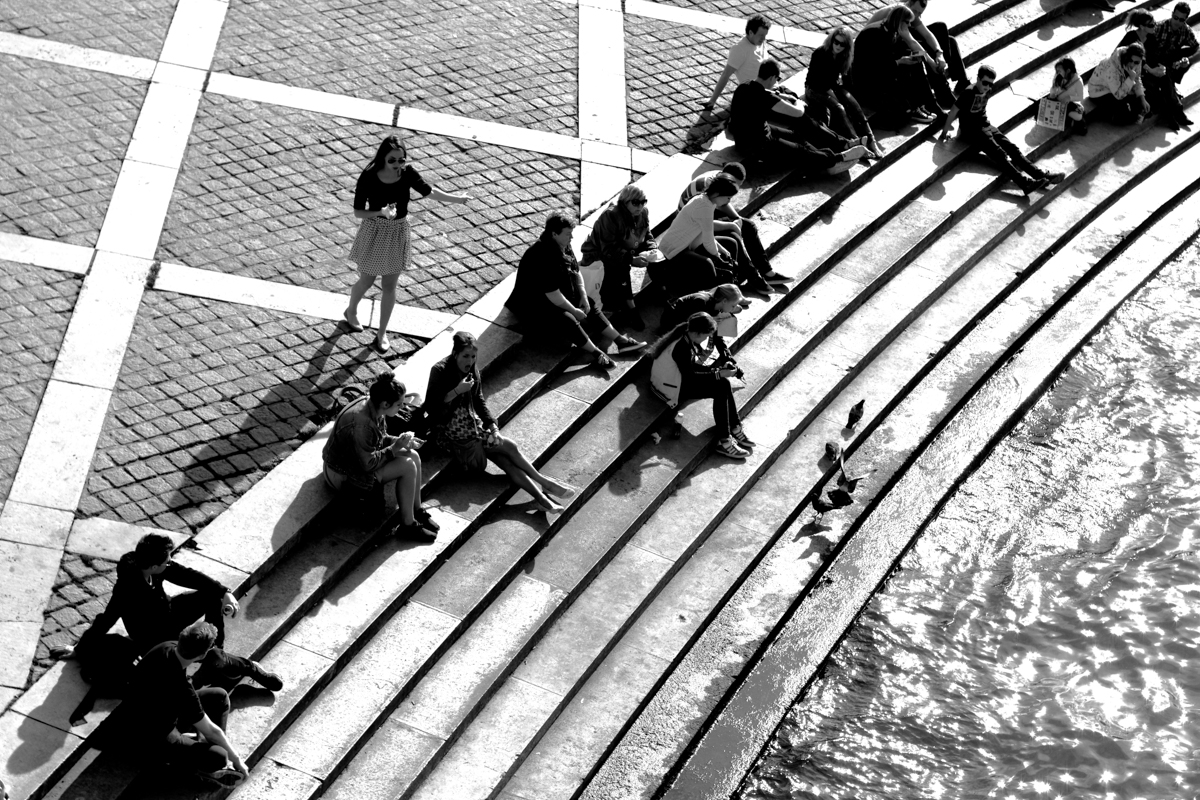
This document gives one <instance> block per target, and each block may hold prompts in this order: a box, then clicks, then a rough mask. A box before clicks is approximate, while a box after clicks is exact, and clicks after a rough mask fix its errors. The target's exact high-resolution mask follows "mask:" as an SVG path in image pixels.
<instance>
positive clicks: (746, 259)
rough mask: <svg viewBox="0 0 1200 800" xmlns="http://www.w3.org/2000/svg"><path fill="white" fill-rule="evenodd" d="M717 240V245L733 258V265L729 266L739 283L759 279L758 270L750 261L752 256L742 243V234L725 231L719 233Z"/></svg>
mask: <svg viewBox="0 0 1200 800" xmlns="http://www.w3.org/2000/svg"><path fill="white" fill-rule="evenodd" d="M715 238H716V240H717V244H719V245H721V246H722V247H724V248H725V249H726V250H728V251H729V254H730V255H731V256H733V264H731V265H729V266H732V268H733V274H734V275H736V276H737V279H738V282H739V283H740V282H742V281H748V280H750V279H751V278H755V277H758V270H756V269H755V268H754V264H753V262H751V260H750V254H749V253H748V252H747V250H746V244H745V242H743V241H742V237H741V234H738V233H734V232H733V231H725V232H723V233H718V234H717V235H716V237H715ZM713 285H714V286H715V285H716V284H713ZM709 288H710V289H711V288H712V287H711V286H710V287H709Z"/></svg>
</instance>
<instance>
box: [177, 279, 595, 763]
mask: <svg viewBox="0 0 1200 800" xmlns="http://www.w3.org/2000/svg"><path fill="white" fill-rule="evenodd" d="M505 294H506V292H505ZM485 300H486V301H488V302H490V303H491V304H492V306H493V307H492V308H490V309H487V308H482V307H476V308H473V309H472V310H471V313H469V314H468V315H467V316H466V317H464V320H463V321H464V322H465V323H466V325H465V326H466V327H468V328H471V327H472V325H475V326H477V327H478V328H479V333H481V334H482V336H483V338H482V342H483V349H484V356H485V358H487V357H488V356H489V355H490V354H491V353H493V352H494V353H495V354H496V355H495V356H494V357H495V359H496V361H497V362H498V364H499V366H497V365H493V367H492V371H491V372H489V375H488V381H489V387H491V386H492V384H493V381H495V383H496V384H497V385H498V386H499V387H500V391H499V392H496V391H493V393H492V398H493V404H494V405H498V406H499V407H500V409H501V410H502V412H504V410H505V409H507V412H506V413H508V414H512V413H515V411H516V410H519V409H520V408H522V407H523V405H524V404H525V403H527V402H530V401H531V398H533V397H536V396H540V395H539V391H540V390H541V389H543V388H544V386H545V385H546V384H547V383H548V382H550V381H552V380H553V378H554V375H555V370H556V369H561V368H562V367H563V366H564V364H563V363H562V362H561V360H556V357H554V356H552V355H548V354H542V356H541V361H540V362H539V364H540V365H541V366H542V368H543V369H542V371H543V374H541V375H539V374H538V373H539V370H538V369H534V370H532V371H531V370H530V364H529V359H528V355H527V354H522V356H521V357H520V358H517V357H514V354H515V353H516V352H517V350H516V349H514V348H513V346H512V345H513V344H514V343H515V342H516V341H517V340H518V337H517V335H516V334H514V333H512V332H511V331H510V330H509V329H507V328H506V327H504V326H503V325H497V324H496V323H495V322H494V321H493V320H495V319H500V318H501V317H502V314H500V313H499V311H498V310H497V308H498V304H499V303H502V300H503V298H502V297H500V296H499V294H498V293H493V294H492V295H489V298H485ZM483 302H484V301H481V303H480V304H477V306H482V305H483ZM489 316H491V317H493V320H489V319H487V317H489ZM489 337H492V338H491V339H489ZM439 338H446V339H448V335H445V336H443V337H439ZM522 350H525V348H522ZM506 359H507V360H506ZM421 366H422V368H425V367H427V365H421ZM504 369H508V370H509V371H510V374H511V376H512V379H511V380H506V379H502V380H498V381H497V380H496V375H497V374H504V373H503V372H502V370H504ZM531 375H532V376H535V377H532V378H531ZM408 380H409V382H410V384H411V385H416V383H417V382H418V381H419V380H420V378H419V376H418V377H417V378H416V379H413V378H412V377H409V378H408ZM523 380H524V382H522V381H523ZM505 392H507V393H508V395H509V396H510V397H511V399H508V398H506V397H505V396H504V393H505ZM585 394H586V393H585ZM497 398H500V402H499V403H497ZM318 482H319V481H318ZM335 512H336V509H330V513H329V516H330V517H333V518H335V519H336V517H337V514H336V513H335ZM325 527H326V524H325V520H324V519H319V520H318V521H317V523H316V524H315V525H313V528H315V529H317V530H321V529H323V528H325ZM209 538H211V537H209ZM332 538H333V539H334V540H336V539H337V534H334V535H333V537H332ZM351 538H353V537H351ZM293 539H294V540H298V537H295V536H293ZM375 541H377V540H368V542H367V547H366V548H364V547H361V544H362V542H361V540H360V541H359V544H360V548H359V549H360V550H366V549H369V546H370V545H371V544H373V543H374V542H375ZM351 544H353V542H351ZM201 546H202V548H204V549H203V550H202V553H203V556H202V557H201V558H208V559H209V560H208V561H201V562H198V563H205V564H207V565H208V566H209V567H210V569H209V571H210V572H220V571H221V567H216V568H215V569H214V568H213V567H214V563H213V560H214V559H221V558H224V559H225V560H226V561H233V562H235V563H236V564H245V565H246V566H248V569H247V570H245V571H241V570H238V571H237V572H229V574H230V575H232V576H234V577H235V578H236V577H238V573H239V572H241V577H242V578H243V580H244V581H245V582H249V581H250V580H252V579H256V578H257V577H258V576H260V575H263V574H269V572H268V570H269V569H270V568H271V567H272V566H274V565H275V563H276V561H277V560H278V559H279V558H280V556H281V554H282V553H283V552H284V548H283V547H277V548H275V549H273V550H269V551H268V557H267V558H265V559H262V558H260V559H259V560H258V563H257V565H256V566H255V565H251V564H248V563H247V562H245V561H243V560H241V559H244V558H245V556H246V553H245V552H244V548H242V547H237V548H228V549H226V550H222V549H221V548H220V547H214V546H211V545H209V544H208V542H206V541H205V540H201ZM335 551H338V548H336V547H332V548H331V547H326V548H325V549H324V551H321V549H320V548H316V549H314V550H312V551H305V552H302V553H297V559H296V561H295V563H294V564H293V565H292V566H291V568H289V569H280V570H279V573H280V577H279V578H277V579H276V581H275V585H276V586H280V587H283V588H282V590H280V589H276V588H274V587H272V586H263V587H261V588H258V589H257V590H255V592H254V594H253V596H250V597H249V598H248V599H249V604H250V605H252V606H254V605H261V606H262V608H263V609H264V613H263V614H262V615H261V616H257V617H255V619H254V621H255V622H256V624H255V625H251V626H248V627H247V628H246V630H245V631H244V633H242V634H237V635H238V636H239V637H241V638H240V639H239V642H240V643H241V644H247V645H250V646H251V647H252V649H247V650H244V652H254V653H256V654H260V655H264V657H265V658H267V660H268V662H269V663H273V661H272V657H271V654H270V653H269V652H268V648H269V647H270V646H271V644H272V642H273V641H275V640H278V638H279V635H280V632H281V631H282V630H284V629H285V627H286V622H285V624H272V623H271V622H269V620H275V622H276V623H279V622H280V621H281V620H285V621H291V620H295V619H297V618H299V617H300V616H301V615H302V614H303V613H305V612H306V611H307V610H308V609H309V608H311V607H312V605H313V604H314V603H316V602H318V601H319V600H320V596H321V593H322V591H324V589H323V588H322V587H328V586H329V585H331V584H332V583H333V581H334V580H335V579H336V578H338V577H339V576H341V575H344V574H345V573H346V572H348V571H349V570H350V569H351V568H352V567H353V564H354V560H355V559H354V558H353V557H346V558H342V556H343V555H347V553H345V552H342V553H339V552H335ZM231 553H232V554H233V555H231ZM193 557H194V556H193V555H192V554H187V555H185V556H184V558H193ZM217 563H222V564H223V563H224V562H223V561H222V562H217ZM225 566H226V567H232V565H229V564H225ZM307 567H312V568H313V569H315V570H316V571H317V572H318V573H319V574H322V575H324V576H325V577H326V578H327V580H325V581H319V580H314V579H313V574H312V571H311V570H310V569H308V568H307ZM233 569H236V568H235V567H234V568H233ZM290 572H294V573H295V574H298V575H303V576H305V577H306V578H307V579H308V581H307V583H305V585H304V586H303V587H302V588H301V589H300V590H299V591H296V590H295V587H291V589H289V588H288V584H289V583H290V582H291V581H290V579H289V578H288V577H286V576H287V574H288V573H290ZM232 582H233V583H234V584H235V585H237V584H238V581H236V580H234V581H232ZM289 591H290V594H289ZM281 597H286V598H287V599H288V601H289V602H290V605H288V604H286V603H285V604H284V605H279V603H280V599H281ZM259 598H262V599H261V600H260V599H259ZM235 630H236V629H235ZM326 666H328V665H326ZM310 669H315V667H314V666H313V665H312V664H308V665H306V666H305V667H304V668H303V669H301V670H300V674H301V675H302V676H303V678H302V680H301V681H300V682H299V683H298V688H299V687H305V691H304V692H301V693H300V694H298V695H294V696H293V698H292V699H293V700H294V701H295V704H301V703H303V702H304V699H305V697H306V696H308V693H311V692H313V691H315V690H316V689H318V688H320V685H321V681H322V680H323V678H321V677H319V676H320V675H321V674H324V673H323V671H322V670H317V671H316V672H312V673H310V672H309V670H310ZM309 681H311V683H308V682H309ZM281 705H282V707H284V708H285V710H286V706H287V704H286V703H284V704H281ZM295 707H297V705H293V706H292V708H293V709H294V708H295ZM291 713H292V710H286V713H285V714H284V715H283V716H282V717H277V718H276V721H277V722H279V721H284V720H286V719H287V717H288V715H289V714H291ZM261 749H262V748H261V746H260V747H259V748H256V749H255V752H256V753H258V752H261Z"/></svg>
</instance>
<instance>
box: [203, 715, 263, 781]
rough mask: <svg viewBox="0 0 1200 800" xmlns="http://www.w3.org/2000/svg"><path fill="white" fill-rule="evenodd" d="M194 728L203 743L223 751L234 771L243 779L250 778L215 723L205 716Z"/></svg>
mask: <svg viewBox="0 0 1200 800" xmlns="http://www.w3.org/2000/svg"><path fill="white" fill-rule="evenodd" d="M194 727H195V728H196V732H197V733H199V734H200V735H201V736H203V737H204V739H205V741H208V742H211V743H212V744H215V745H216V746H217V747H220V748H221V749H222V750H224V751H225V755H227V756H228V757H229V762H230V763H231V764H233V768H234V769H236V770H237V771H238V772H240V773H242V777H243V778H247V777H249V776H250V770H249V769H247V768H246V764H245V762H243V761H242V757H241V756H240V755H238V752H237V750H234V749H233V745H231V744H230V743H229V739H227V738H226V737H225V731H223V730H221V729H220V728H219V727H218V726H217V724H216V723H215V722H213V721H212V720H211V719H209V718H208V715H207V714H206V715H205V716H203V717H201V719H200V721H199V722H197V723H196V724H195V726H194Z"/></svg>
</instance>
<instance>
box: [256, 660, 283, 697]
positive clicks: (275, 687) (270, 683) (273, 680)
mask: <svg viewBox="0 0 1200 800" xmlns="http://www.w3.org/2000/svg"><path fill="white" fill-rule="evenodd" d="M250 666H251V667H252V668H253V670H254V671H253V672H251V673H250V680H252V681H254V682H255V683H257V684H258V685H259V686H261V687H263V688H264V689H269V690H271V691H272V692H278V691H279V690H280V689H282V688H283V678H281V677H279V676H278V675H276V674H275V673H274V672H267V671H266V670H265V669H263V668H262V664H259V663H258V662H257V661H251V662H250Z"/></svg>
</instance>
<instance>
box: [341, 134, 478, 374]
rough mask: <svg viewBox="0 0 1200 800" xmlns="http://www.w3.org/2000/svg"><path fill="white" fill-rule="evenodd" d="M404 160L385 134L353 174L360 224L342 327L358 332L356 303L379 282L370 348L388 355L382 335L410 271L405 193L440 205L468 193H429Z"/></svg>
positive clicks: (396, 142) (430, 189) (398, 144)
mask: <svg viewBox="0 0 1200 800" xmlns="http://www.w3.org/2000/svg"><path fill="white" fill-rule="evenodd" d="M407 162H408V150H407V149H406V148H405V147H404V145H403V144H401V142H400V139H399V138H398V137H396V136H389V137H387V138H386V139H384V140H383V142H381V143H380V145H379V150H378V151H376V153H375V157H374V158H373V159H371V161H370V162H369V163H368V164H367V167H366V169H364V170H363V171H362V174H361V175H359V176H358V183H357V184H356V185H355V187H354V216H355V218H356V219H359V220H362V224H361V225H359V228H358V235H357V236H355V237H354V246H353V247H351V248H350V260H351V261H353V262H354V263H355V264H357V265H358V280H357V281H356V282H355V284H354V286H353V287H351V289H350V305H348V306H347V307H346V313H345V319H346V324H347V325H349V326H350V330H352V331H361V330H362V329H363V326H362V323H360V322H359V321H358V302H359V301H360V300H362V299H363V295H365V294H366V293H367V289H370V288H371V284H373V283H375V278H380V289H381V291H382V293H383V295H382V297H381V301H380V304H379V330H378V331H377V332H376V334H375V349H376V350H377V351H378V352H380V353H387V352H388V351H389V350H391V349H392V345H391V343H390V342H389V341H388V337H387V324H388V320H389V319H391V316H392V307H393V306H395V305H396V281H397V280H398V279H399V278H400V273H401V272H404V271H405V270H407V269H408V268H409V259H410V257H411V253H412V246H411V239H410V236H409V225H408V199H409V190H411V189H415V190H416V191H417V192H418V193H419V194H420V195H421V196H422V197H432V198H433V199H434V200H439V201H441V202H443V203H465V202H467V201H468V200H470V199H471V198H470V195H465V194H446V193H445V192H442V191H439V190H438V189H434V188H433V187H432V186H430V185H429V184H428V183H426V182H425V179H424V178H422V177H421V174H420V173H419V172H417V170H416V168H415V167H413V166H412V165H411V164H409V163H407Z"/></svg>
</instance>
